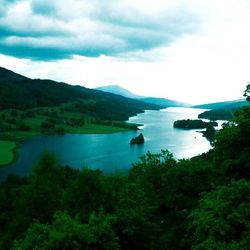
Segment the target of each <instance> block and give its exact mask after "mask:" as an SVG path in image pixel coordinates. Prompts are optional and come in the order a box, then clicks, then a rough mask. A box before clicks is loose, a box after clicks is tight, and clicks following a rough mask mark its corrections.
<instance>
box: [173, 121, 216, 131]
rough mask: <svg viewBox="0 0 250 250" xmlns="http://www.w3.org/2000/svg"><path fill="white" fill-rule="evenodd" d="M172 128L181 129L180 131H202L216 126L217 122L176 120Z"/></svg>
mask: <svg viewBox="0 0 250 250" xmlns="http://www.w3.org/2000/svg"><path fill="white" fill-rule="evenodd" d="M173 126H174V128H181V129H203V128H208V127H214V126H218V123H217V122H204V121H202V120H199V119H195V120H190V119H187V120H177V121H175V122H174V124H173Z"/></svg>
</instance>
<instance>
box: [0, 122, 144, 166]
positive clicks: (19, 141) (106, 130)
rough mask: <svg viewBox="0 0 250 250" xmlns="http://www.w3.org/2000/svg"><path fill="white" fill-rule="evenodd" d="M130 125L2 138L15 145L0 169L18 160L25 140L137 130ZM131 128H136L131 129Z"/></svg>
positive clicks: (99, 126)
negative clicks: (6, 161)
mask: <svg viewBox="0 0 250 250" xmlns="http://www.w3.org/2000/svg"><path fill="white" fill-rule="evenodd" d="M128 124H130V125H131V128H129V127H127V128H125V127H116V126H107V125H100V124H95V126H93V127H92V126H91V127H90V128H86V127H85V128H82V129H81V128H80V129H79V128H76V129H72V130H71V131H68V132H65V133H64V134H61V135H60V134H57V133H34V134H25V135H23V136H20V137H16V138H15V137H14V136H13V137H12V138H11V137H10V138H7V137H5V138H4V137H3V138H2V139H0V142H1V141H2V142H13V143H15V146H14V147H13V148H12V149H10V150H9V152H10V151H11V153H12V156H13V157H12V159H11V161H9V162H8V163H3V164H1V163H0V168H5V167H8V166H10V165H12V164H13V163H15V162H16V161H17V160H18V158H19V154H18V150H19V148H20V147H21V144H22V143H23V142H25V141H26V140H28V139H30V138H34V137H37V136H55V135H58V136H64V135H67V134H68V135H70V134H71V135H72V134H79V135H88V134H89V135H91V134H114V133H121V132H127V131H132V130H139V128H138V124H136V123H128ZM132 126H136V129H135V127H133V128H132Z"/></svg>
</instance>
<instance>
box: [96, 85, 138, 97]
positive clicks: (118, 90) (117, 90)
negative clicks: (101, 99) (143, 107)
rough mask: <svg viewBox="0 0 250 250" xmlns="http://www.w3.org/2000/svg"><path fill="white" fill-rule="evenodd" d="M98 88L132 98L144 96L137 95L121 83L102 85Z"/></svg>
mask: <svg viewBox="0 0 250 250" xmlns="http://www.w3.org/2000/svg"><path fill="white" fill-rule="evenodd" d="M96 89H97V90H101V91H105V92H109V93H113V94H116V95H121V96H124V97H127V98H132V99H139V98H142V96H139V95H136V94H134V93H132V92H130V91H128V90H127V89H124V88H122V87H120V86H119V85H108V86H101V87H98V88H96Z"/></svg>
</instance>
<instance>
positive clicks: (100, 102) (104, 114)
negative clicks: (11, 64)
mask: <svg viewBox="0 0 250 250" xmlns="http://www.w3.org/2000/svg"><path fill="white" fill-rule="evenodd" d="M62 104H67V107H68V108H69V109H71V110H73V111H74V110H76V111H78V112H82V113H84V114H88V115H91V116H93V117H96V118H98V119H103V120H119V121H122V120H127V119H128V118H129V117H130V116H133V115H136V114H137V113H140V112H143V111H144V110H146V109H153V110H157V109H159V108H161V107H159V106H157V105H153V104H149V103H145V102H142V101H139V100H135V99H129V98H126V97H123V96H119V95H115V94H111V93H107V92H103V91H99V90H93V89H88V88H85V87H82V86H73V85H69V84H66V83H62V82H56V81H52V80H41V79H30V78H27V77H25V76H22V75H19V74H17V73H15V72H13V71H10V70H8V69H5V68H0V110H3V109H11V108H12V109H22V110H24V109H31V108H38V107H54V106H59V105H62Z"/></svg>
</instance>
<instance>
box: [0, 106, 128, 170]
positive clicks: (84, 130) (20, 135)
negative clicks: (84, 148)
mask: <svg viewBox="0 0 250 250" xmlns="http://www.w3.org/2000/svg"><path fill="white" fill-rule="evenodd" d="M54 110H56V109H54ZM18 113H19V117H20V114H21V113H23V111H18ZM2 114H5V116H6V119H7V118H10V110H5V111H2V112H0V115H2ZM48 118H49V117H48V116H45V115H36V116H35V117H34V118H26V119H23V121H24V122H25V124H26V125H28V126H29V127H30V130H28V131H20V130H15V129H14V130H13V131H9V132H5V133H3V134H0V139H2V140H1V141H0V166H2V165H7V164H9V163H11V162H13V161H14V159H15V153H14V149H15V148H16V142H18V141H21V140H25V139H27V138H29V137H32V136H36V135H42V133H41V123H42V122H45V121H46V119H48ZM79 118H84V119H85V120H86V122H85V124H84V125H82V126H75V127H73V126H69V125H66V124H64V123H59V124H56V125H55V128H59V127H60V128H63V129H64V130H65V133H66V134H67V133H68V134H107V133H116V132H123V131H128V130H129V128H123V127H122V126H120V127H119V123H116V124H115V125H114V126H110V125H101V124H94V123H90V122H89V120H90V119H91V117H89V116H84V115H82V114H80V113H70V112H64V113H63V115H60V116H58V119H59V120H68V119H79ZM17 119H20V118H17ZM4 122H5V121H4ZM5 123H6V122H5ZM14 126H15V125H13V127H14ZM52 133H53V132H52Z"/></svg>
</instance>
